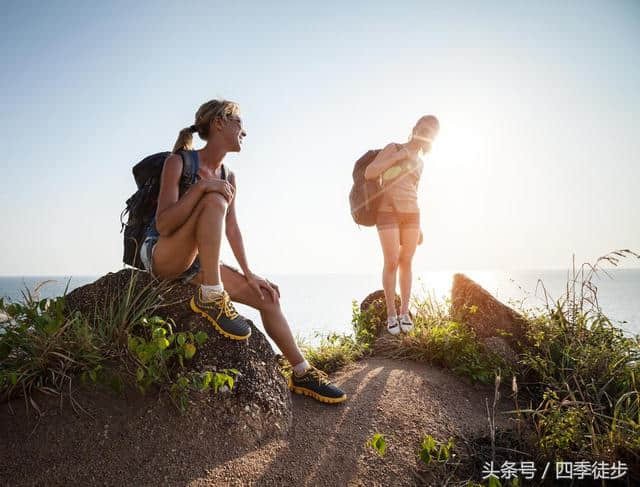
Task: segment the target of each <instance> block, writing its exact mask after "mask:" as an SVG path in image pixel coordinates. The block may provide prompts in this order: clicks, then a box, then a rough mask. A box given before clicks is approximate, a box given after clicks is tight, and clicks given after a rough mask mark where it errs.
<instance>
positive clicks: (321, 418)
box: [190, 358, 512, 486]
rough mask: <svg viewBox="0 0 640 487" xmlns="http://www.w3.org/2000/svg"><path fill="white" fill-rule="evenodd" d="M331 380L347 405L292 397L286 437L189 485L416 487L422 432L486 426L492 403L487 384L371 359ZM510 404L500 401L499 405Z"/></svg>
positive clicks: (456, 432)
mask: <svg viewBox="0 0 640 487" xmlns="http://www.w3.org/2000/svg"><path fill="white" fill-rule="evenodd" d="M333 379H334V380H335V382H336V383H337V384H338V385H340V386H341V387H342V388H343V389H344V390H345V391H346V392H347V393H348V394H349V399H348V400H347V401H346V402H345V403H343V404H341V405H338V406H327V405H324V404H320V403H318V402H316V401H313V400H312V399H309V398H306V397H303V396H298V395H295V397H294V398H293V406H294V419H293V425H292V428H291V431H290V434H289V437H288V438H287V439H286V440H279V441H273V442H271V443H268V444H266V445H264V446H262V447H260V448H258V449H256V450H253V451H251V452H249V453H246V454H244V455H243V456H240V457H235V458H232V459H231V460H229V461H227V462H225V463H220V464H218V465H217V466H215V467H212V468H211V469H210V470H207V475H205V476H203V477H202V478H199V479H194V480H193V481H192V482H191V484H190V485H196V486H199V485H247V484H255V485H322V486H331V485H394V486H395V485H416V483H419V481H418V480H417V478H416V476H415V472H416V469H417V466H418V463H419V460H418V459H417V457H416V452H417V449H418V446H419V444H420V442H421V440H422V438H423V437H424V435H425V434H431V435H432V436H434V437H435V438H437V439H439V440H446V439H447V438H448V437H449V436H460V435H462V436H463V437H468V436H470V435H472V434H473V433H477V432H486V431H487V417H486V406H485V397H488V398H489V399H490V400H492V398H493V390H492V389H493V388H492V387H487V386H474V385H470V384H468V383H466V382H465V381H464V380H463V379H461V378H460V377H458V376H455V375H453V374H452V373H450V372H448V371H446V370H441V369H438V368H435V367H430V366H427V365H423V364H417V363H413V362H399V361H395V360H387V359H378V358H371V359H367V360H364V361H361V362H359V363H356V364H353V365H351V366H349V367H347V368H345V369H343V370H342V371H340V372H338V373H336V374H335V375H334V377H333ZM511 407H512V403H511V402H510V401H509V400H506V399H503V400H502V401H501V403H500V405H499V408H498V409H499V410H502V411H504V410H508V409H510V408H511ZM500 424H502V425H504V426H506V425H507V424H508V422H507V420H506V419H502V420H500ZM376 432H377V433H382V434H384V435H385V437H386V439H387V452H386V454H385V456H384V457H383V458H380V457H378V456H377V454H376V453H375V452H374V451H373V450H372V449H371V448H368V447H366V446H365V442H366V441H367V440H368V439H370V438H371V437H372V436H373V434H374V433H376Z"/></svg>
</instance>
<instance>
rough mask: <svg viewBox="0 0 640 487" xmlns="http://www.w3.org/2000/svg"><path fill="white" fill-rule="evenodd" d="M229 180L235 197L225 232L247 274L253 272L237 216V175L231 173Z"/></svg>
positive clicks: (228, 211)
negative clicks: (250, 268)
mask: <svg viewBox="0 0 640 487" xmlns="http://www.w3.org/2000/svg"><path fill="white" fill-rule="evenodd" d="M229 182H230V183H231V185H232V186H233V188H234V198H233V199H232V200H231V204H230V205H229V209H228V210H227V216H226V217H225V233H226V235H227V240H228V241H229V246H230V247H231V250H232V251H233V255H234V256H235V258H236V260H237V261H238V264H239V265H240V268H241V269H242V272H244V275H245V276H248V275H249V274H251V271H250V270H249V264H248V263H247V255H246V253H245V250H244V243H243V241H242V233H240V227H239V226H238V219H237V217H236V198H235V195H236V176H235V174H234V173H232V172H230V173H229Z"/></svg>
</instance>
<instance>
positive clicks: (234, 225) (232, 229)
mask: <svg viewBox="0 0 640 487" xmlns="http://www.w3.org/2000/svg"><path fill="white" fill-rule="evenodd" d="M229 182H230V183H231V185H232V186H233V194H234V197H233V200H231V203H230V204H229V209H228V210H227V216H226V217H225V232H226V235H227V240H228V241H229V246H230V247H231V250H232V251H233V255H234V256H235V258H236V260H237V261H238V264H239V265H240V268H241V269H242V272H243V273H244V276H245V278H246V279H247V283H248V284H249V287H251V288H252V289H253V290H254V291H255V292H256V294H257V295H258V296H260V299H264V292H265V291H266V292H267V293H268V295H269V296H270V297H271V299H272V300H273V301H274V302H275V301H276V300H277V299H278V298H279V297H280V290H279V289H278V286H276V285H275V284H273V283H272V282H269V281H267V280H266V279H263V278H261V277H258V276H256V275H255V274H254V273H253V272H251V270H249V264H248V263H247V256H246V254H245V251H244V243H243V241H242V233H241V232H240V227H239V226H238V219H237V217H236V196H235V195H236V194H237V192H236V190H237V188H236V176H235V174H234V173H232V172H230V173H229Z"/></svg>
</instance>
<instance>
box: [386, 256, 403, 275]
mask: <svg viewBox="0 0 640 487" xmlns="http://www.w3.org/2000/svg"><path fill="white" fill-rule="evenodd" d="M399 262H400V259H399V256H398V255H385V257H384V270H385V271H386V272H394V271H395V270H397V269H398V264H399Z"/></svg>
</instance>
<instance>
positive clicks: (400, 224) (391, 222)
mask: <svg viewBox="0 0 640 487" xmlns="http://www.w3.org/2000/svg"><path fill="white" fill-rule="evenodd" d="M376 227H378V230H387V229H390V228H399V229H400V230H402V229H403V228H414V229H415V228H420V213H419V212H415V213H401V212H394V211H380V212H378V216H377V217H376Z"/></svg>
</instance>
